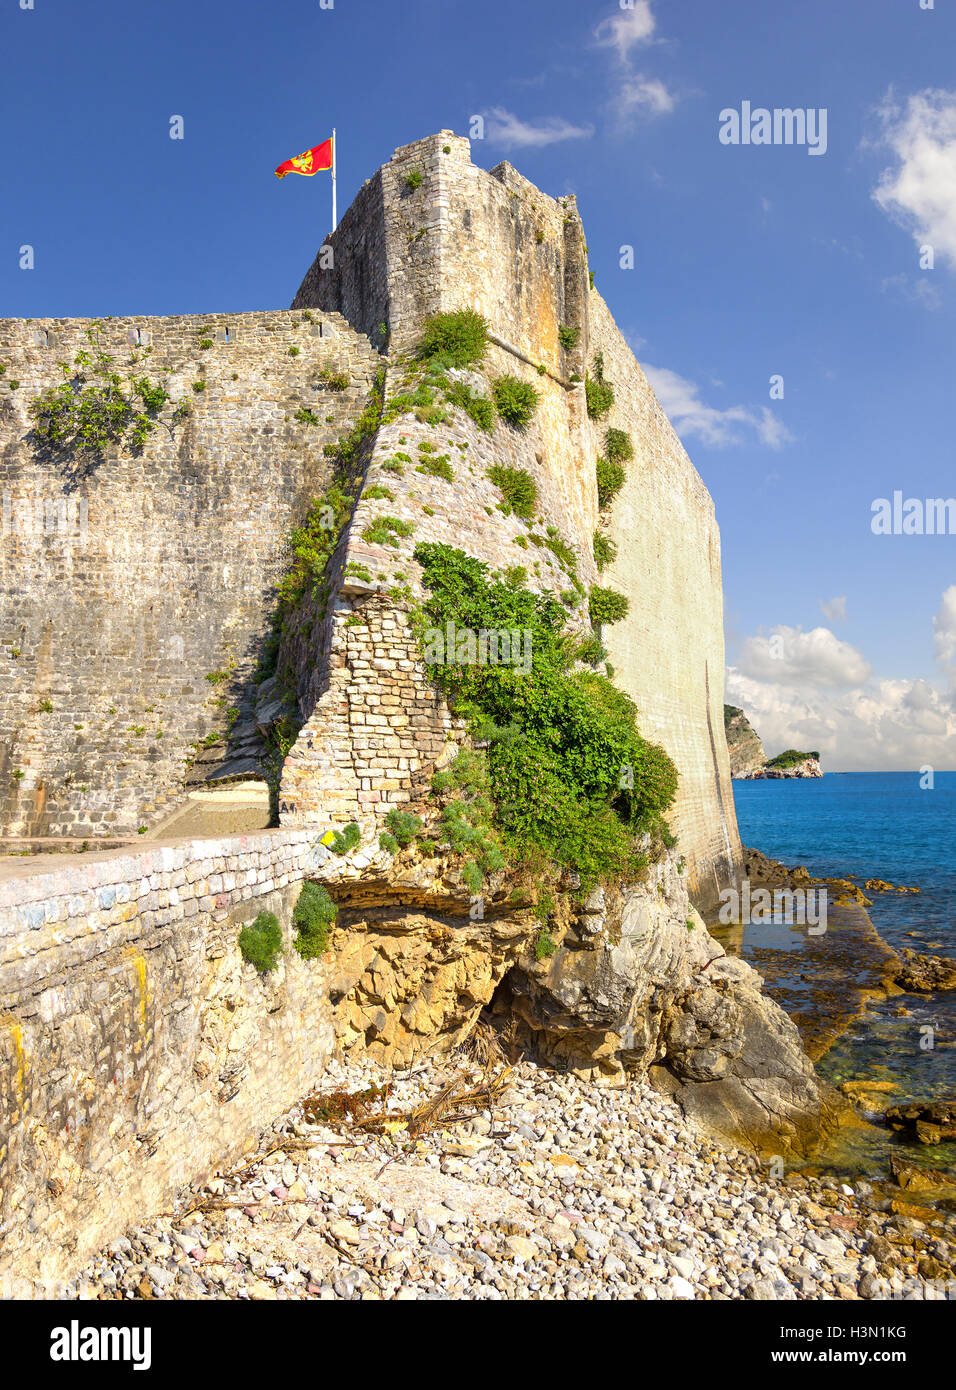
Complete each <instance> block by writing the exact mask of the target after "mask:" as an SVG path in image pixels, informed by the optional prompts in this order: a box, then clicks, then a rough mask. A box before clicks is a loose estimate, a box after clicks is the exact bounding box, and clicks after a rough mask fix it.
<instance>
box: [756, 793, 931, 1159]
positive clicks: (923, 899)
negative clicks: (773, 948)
mask: <svg viewBox="0 0 956 1390" xmlns="http://www.w3.org/2000/svg"><path fill="white" fill-rule="evenodd" d="M920 781H921V776H920V774H919V773H917V772H849V773H827V774H826V775H825V776H824V777H823V778H822V779H813V780H807V781H798V780H794V781H766V782H750V781H737V782H734V801H735V803H736V807H737V820H738V823H739V826H740V836H741V839H742V840H743V843H744V844H745V845H750V846H753V847H754V848H755V849H760V850H763V852H764V853H765V854H768V855H770V856H771V857H772V858H774V859H779V860H781V861H783V862H784V863H786V864H791V865H792V864H805V865H806V866H807V868H808V869H809V870H810V872H811V873H812V874H814V875H819V876H824V875H826V876H834V877H846V876H848V875H850V874H854V875H856V881H857V882H858V883H859V884H860V885H861V886H862V884H863V883H864V881H865V880H866V879H868V878H882V879H887V880H889V882H891V883H896V884H905V885H906V886H907V887H913V888H919V889H920V893H919V895H918V896H917V895H910V894H897V893H868V894H867V896H868V897H870V898H872V900H873V906H872V907H871V908H869V909H868V910H869V914H870V917H871V919H872V921H873V923H874V925H875V927H876V929H877V931H878V932H879V933H880V935H881V936H882V937H883V939H884V940H885V941H887V942H888V943H889V944H890V945H891V946H893V947H895V948H896V949H901V948H902V947H907V946H909V947H912V948H914V949H915V950H917V951H920V952H929V953H932V954H940V955H945V956H956V772H937V773H935V775H934V785H933V787H932V788H926V789H923V788H921V786H920ZM913 933H915V935H913ZM764 944H765V943H764ZM743 954H744V955H745V956H747V955H748V954H750V952H749V950H748V942H747V938H746V935H745V938H744V946H743ZM901 1004H905V1006H906V1007H907V1008H908V1009H909V1010H910V1013H909V1015H908V1016H905V1017H898V1016H897V1010H898V1009H899V1007H900V1005H901ZM927 1029H932V1032H928V1031H927ZM928 1042H931V1043H932V1046H931V1047H929V1046H928V1045H927V1044H928ZM817 1067H818V1070H819V1071H820V1073H821V1074H822V1075H823V1076H825V1077H827V1078H828V1079H831V1080H833V1081H835V1082H838V1081H844V1080H864V1079H867V1078H871V1077H873V1076H878V1077H881V1078H883V1079H892V1080H893V1081H894V1082H896V1083H897V1085H898V1087H899V1090H898V1092H896V1093H894V1096H893V1098H892V1100H890V1101H889V1103H891V1104H897V1103H898V1102H899V1100H902V1099H909V1098H914V1099H917V1098H919V1099H924V1098H925V1099H929V1098H938V1099H942V1098H944V1097H947V1098H951V1097H953V1096H956V991H952V992H949V993H940V994H936V995H933V996H929V997H926V996H920V995H905V996H899V997H897V998H894V999H890V1000H887V1001H886V1002H885V1003H879V1004H871V1006H870V1007H869V1009H868V1010H867V1012H866V1014H865V1015H864V1016H863V1017H862V1018H861V1019H860V1020H859V1021H858V1023H856V1024H854V1025H853V1026H852V1027H851V1028H850V1030H849V1031H848V1032H847V1033H845V1034H844V1035H843V1037H842V1038H841V1039H840V1040H839V1041H838V1042H837V1043H836V1044H835V1045H834V1046H833V1047H832V1048H831V1050H830V1052H828V1053H827V1054H826V1056H825V1057H823V1058H822V1059H821V1060H820V1062H819V1063H818V1064H817ZM891 1148H892V1145H890V1149H891ZM887 1152H888V1151H887V1146H886V1144H881V1143H880V1142H879V1141H878V1140H877V1139H876V1138H874V1140H873V1142H872V1144H871V1145H870V1146H869V1152H868V1154H866V1155H863V1156H861V1157H862V1158H863V1159H864V1162H863V1166H866V1163H867V1162H869V1163H871V1164H872V1165H873V1167H874V1168H875V1169H881V1168H884V1167H885V1166H886V1162H887ZM916 1153H918V1155H919V1158H920V1160H921V1161H922V1162H932V1163H933V1166H937V1165H939V1166H945V1167H951V1165H952V1163H953V1161H954V1159H956V1146H953V1145H946V1146H943V1147H942V1148H940V1149H936V1150H932V1149H927V1148H925V1147H923V1146H920V1148H919V1150H917V1151H916ZM914 1156H915V1154H914Z"/></svg>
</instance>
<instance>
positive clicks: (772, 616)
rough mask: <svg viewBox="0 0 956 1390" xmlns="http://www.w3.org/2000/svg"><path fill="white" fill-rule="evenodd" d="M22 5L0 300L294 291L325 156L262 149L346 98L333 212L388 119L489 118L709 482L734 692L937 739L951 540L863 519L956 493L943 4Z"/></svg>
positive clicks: (948, 42) (938, 756) (952, 16)
mask: <svg viewBox="0 0 956 1390" xmlns="http://www.w3.org/2000/svg"><path fill="white" fill-rule="evenodd" d="M19 5H20V0H4V5H3V11H2V17H0V39H2V48H3V52H4V55H5V64H4V69H5V82H4V90H3V92H2V94H0V109H2V112H3V118H4V129H5V130H6V131H7V138H8V161H7V168H6V171H5V176H4V197H3V200H2V205H0V314H2V315H5V316H24V317H38V316H42V315H48V314H50V315H105V314H123V313H132V312H140V313H152V314H165V313H182V312H201V311H212V310H242V309H255V308H263V307H270V306H284V305H287V304H288V303H289V301H290V299H291V296H292V294H293V293H294V291H295V289H296V287H297V286H298V283H299V280H300V279H301V276H302V274H303V273H304V271H305V269H306V267H307V266H308V264H309V262H310V260H311V259H312V257H313V255H314V254H315V250H316V248H317V246H318V244H319V242H320V241H321V238H322V236H323V234H324V232H325V230H326V226H327V218H328V181H327V179H325V178H323V177H322V176H319V177H317V178H315V179H311V180H306V179H296V178H290V179H286V180H284V181H282V182H281V183H280V182H278V181H277V180H276V179H275V178H274V177H273V174H272V170H273V169H274V167H275V166H276V165H277V164H278V163H279V162H280V161H281V160H283V159H285V158H287V157H288V156H289V155H291V154H295V153H298V151H299V150H301V149H304V148H305V147H307V146H308V145H310V144H313V143H317V142H318V141H319V140H321V139H324V138H325V137H326V136H327V134H328V133H329V131H330V128H331V126H332V125H333V124H334V125H336V126H337V127H338V130H339V205H340V209H344V207H345V206H346V205H347V204H348V202H349V201H350V199H351V196H352V194H353V193H354V191H355V190H356V188H357V187H358V186H359V185H360V184H361V182H362V181H363V179H365V178H366V177H367V176H368V175H369V174H370V173H371V172H373V170H374V169H375V168H377V167H378V165H379V164H381V163H382V162H383V161H384V160H386V159H387V158H388V157H389V156H390V154H391V152H392V150H393V149H394V148H395V147H396V146H398V145H400V144H403V143H406V142H407V141H409V140H412V139H415V138H418V137H419V136H421V135H424V134H427V133H430V132H432V131H436V130H439V129H442V128H450V129H454V130H455V131H457V132H458V133H460V134H468V133H469V124H470V121H471V118H472V117H473V116H474V115H482V116H483V117H484V119H485V122H486V126H485V131H486V139H485V140H484V141H474V142H473V146H472V157H473V158H474V159H475V160H476V162H478V163H480V164H483V165H485V166H486V167H491V166H492V165H493V164H495V163H497V162H498V161H499V160H501V159H502V158H509V159H510V160H511V161H512V162H513V163H514V164H516V165H517V166H518V167H519V168H520V169H521V170H522V171H523V172H524V173H525V174H526V175H527V176H528V177H529V178H530V179H532V180H533V181H534V182H536V183H537V184H539V186H540V187H542V188H543V189H545V190H546V191H548V192H550V193H552V194H555V195H557V194H561V193H564V192H574V193H576V194H577V197H578V201H579V206H580V210H581V213H582V216H583V218H584V224H585V229H586V232H587V237H588V243H589V247H590V253H591V261H592V265H593V267H594V269H595V271H596V276H597V284H598V287H599V289H600V290H601V292H602V293H603V294H604V296H605V298H606V299H607V300H608V302H609V304H610V306H611V309H612V311H613V312H614V314H615V317H616V318H617V320H618V323H619V324H620V325H621V327H622V329H624V331H625V332H626V333H627V334H628V336H629V338H630V339H631V342H632V344H633V346H634V347H635V350H636V352H637V355H638V357H639V359H640V360H641V362H642V363H643V364H645V366H646V368H647V370H648V373H649V375H650V376H651V379H652V381H653V382H654V384H655V386H656V387H657V389H658V391H659V394H660V395H661V398H662V401H663V403H664V405H665V407H666V408H667V409H668V411H669V413H670V414H671V417H672V419H674V422H675V425H676V426H677V428H678V430H679V432H680V434H681V437H682V438H683V440H684V442H685V444H686V446H687V448H688V451H689V452H690V454H691V457H692V458H693V459H694V461H695V463H696V465H697V467H698V469H699V471H700V473H701V474H702V476H703V478H704V480H705V482H706V483H707V485H708V487H709V488H710V490H711V492H712V494H713V496H714V498H715V501H716V504H717V512H718V519H719V521H720V524H721V531H722V541H723V556H724V582H725V604H726V618H727V624H726V625H727V638H728V662H729V664H730V667H731V673H730V677H729V682H728V698H732V699H733V700H734V701H735V702H736V703H741V704H744V706H745V707H746V708H747V709H748V712H750V713H751V715H752V717H753V719H754V723H755V724H756V726H757V728H758V730H759V732H760V733H761V734H762V735H763V737H764V740H765V743H766V744H767V746H768V749H769V751H777V750H778V749H779V748H781V747H783V746H786V745H788V744H791V743H795V744H797V745H798V746H810V747H820V748H821V749H822V750H823V751H824V753H825V765H826V766H827V767H828V768H832V769H837V768H856V767H862V768H866V767H900V768H903V767H914V766H918V765H921V764H924V763H929V764H932V765H934V766H937V767H948V768H953V767H956V709H954V698H953V691H954V677H956V666H954V662H956V563H954V553H956V537H954V536H919V535H900V536H874V535H873V534H872V532H871V529H870V516H871V503H872V502H873V500H874V499H875V498H877V497H890V496H891V495H892V493H893V492H894V490H896V489H899V490H901V491H902V492H903V493H904V495H905V496H915V497H938V496H943V497H946V496H952V495H954V494H956V476H954V475H956V470H954V467H953V428H952V426H953V419H952V417H953V399H954V394H956V393H954V390H953V383H954V380H956V335H954V333H953V305H954V295H956V279H954V273H956V73H954V70H953V64H952V54H953V53H954V52H956V13H954V11H956V7H954V6H953V4H952V3H951V0H936V3H935V5H934V8H933V9H922V8H921V6H920V0H841V3H839V4H834V3H833V0H801V4H800V5H783V4H767V3H766V0H737V2H736V3H733V4H729V5H721V4H718V3H714V0H650V2H648V0H635V3H634V4H633V5H632V6H626V7H624V8H622V7H620V6H619V4H616V3H614V0H610V3H604V2H603V0H602V3H585V2H584V0H549V3H547V4H541V3H527V0H525V3H522V4H515V3H513V0H512V2H511V3H505V0H485V2H484V3H483V4H481V5H476V4H474V3H467V4H465V3H455V0H405V2H404V3H402V4H398V3H395V0H334V6H333V8H331V9H328V8H322V7H321V5H320V0H283V3H282V5H280V6H273V7H266V6H264V5H262V4H261V3H256V4H253V3H251V0H230V3H226V0H203V3H202V4H198V5H197V4H196V3H195V0H162V3H160V0H138V3H137V4H136V5H135V6H132V5H130V4H129V3H128V0H123V2H122V3H121V0H33V9H32V10H31V9H27V10H23V9H20V8H19ZM744 100H748V101H750V102H751V103H752V104H753V105H754V106H764V107H769V108H774V107H790V108H812V109H817V108H825V109H826V111H827V149H826V153H825V154H823V155H819V156H814V155H811V154H810V153H809V152H808V150H807V148H806V147H800V146H796V145H792V146H781V145H768V146H757V145H750V146H744V145H737V146H733V145H724V144H721V143H720V141H719V139H718V129H719V115H720V112H721V111H722V110H724V109H725V108H735V109H739V108H740V105H741V103H742V102H743V101H744ZM174 115H179V116H182V118H183V121H184V130H185V138H184V139H183V140H181V141H172V140H170V139H169V122H170V118H171V117H172V116H174ZM625 244H628V245H633V247H634V249H635V256H636V262H637V264H636V268H635V269H634V270H630V271H628V270H622V269H621V268H620V266H619V248H620V247H621V246H622V245H625ZM925 244H931V245H932V246H933V248H934V253H935V265H934V267H933V268H932V269H921V267H920V253H919V248H920V246H921V245H925ZM22 245H31V246H33V247H34V252H35V268H34V269H33V270H29V271H27V270H21V269H20V268H19V248H20V247H21V246H22ZM775 374H781V375H782V376H783V378H784V399H783V400H771V399H770V394H769V393H770V378H771V376H773V375H775ZM844 600H845V602H843V601H844ZM822 604H823V605H826V610H824V608H823V607H821V605H822Z"/></svg>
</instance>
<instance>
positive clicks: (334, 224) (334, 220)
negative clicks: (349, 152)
mask: <svg viewBox="0 0 956 1390" xmlns="http://www.w3.org/2000/svg"><path fill="white" fill-rule="evenodd" d="M338 143H339V141H338V136H337V135H336V133H335V126H333V127H332V230H333V232H334V231H335V229H336V227H337V226H338V220H337V218H336V215H335V214H336V209H335V160H336V157H337V155H338Z"/></svg>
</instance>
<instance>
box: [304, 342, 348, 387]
mask: <svg viewBox="0 0 956 1390" xmlns="http://www.w3.org/2000/svg"><path fill="white" fill-rule="evenodd" d="M290 350H291V349H290ZM318 377H319V380H320V381H321V382H322V384H323V386H325V387H327V388H328V390H329V391H344V390H345V389H346V388H347V387H348V385H349V378H348V377H347V376H346V375H345V373H344V372H337V371H336V370H335V368H334V367H320V369H319V372H318Z"/></svg>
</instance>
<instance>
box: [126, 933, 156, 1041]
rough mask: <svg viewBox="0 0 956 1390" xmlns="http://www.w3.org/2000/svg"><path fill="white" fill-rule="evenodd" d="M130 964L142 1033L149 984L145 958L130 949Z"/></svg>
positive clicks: (148, 995)
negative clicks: (134, 982) (137, 993)
mask: <svg viewBox="0 0 956 1390" xmlns="http://www.w3.org/2000/svg"><path fill="white" fill-rule="evenodd" d="M128 954H129V959H130V964H131V965H132V967H133V973H134V974H135V976H136V983H137V987H138V990H139V1024H140V1028H141V1030H142V1031H144V1032H145V1030H146V1008H147V1006H148V1004H149V1002H150V998H151V996H150V992H149V984H148V982H147V979H146V957H145V956H143V955H141V954H140V952H139V951H137V950H134V949H133V948H132V947H131V948H130V950H129V953H128Z"/></svg>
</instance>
